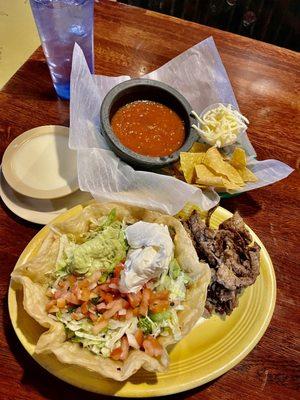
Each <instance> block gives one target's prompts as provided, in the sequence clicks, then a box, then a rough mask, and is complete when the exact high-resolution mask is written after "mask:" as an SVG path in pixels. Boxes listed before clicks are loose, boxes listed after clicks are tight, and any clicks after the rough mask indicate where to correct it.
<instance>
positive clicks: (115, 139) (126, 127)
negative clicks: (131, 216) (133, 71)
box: [100, 79, 197, 169]
mask: <svg viewBox="0 0 300 400" xmlns="http://www.w3.org/2000/svg"><path fill="white" fill-rule="evenodd" d="M191 111H192V108H191V106H190V104H189V103H188V101H187V100H186V99H185V98H184V97H183V96H182V95H181V94H180V93H179V92H177V91H176V90H175V89H173V88H172V87H170V86H168V85H166V84H164V83H162V82H158V81H154V80H150V79H131V80H129V81H126V82H123V83H120V84H119V85H116V86H115V87H114V88H113V89H112V90H111V91H110V92H109V93H108V94H107V95H106V97H105V98H104V100H103V103H102V105H101V110H100V126H101V133H102V135H103V136H104V137H105V138H106V140H107V142H108V145H109V146H110V148H111V149H112V150H113V151H114V152H115V153H116V154H117V155H118V156H119V157H120V158H121V159H123V160H124V161H125V162H127V163H128V164H131V165H133V166H137V167H140V168H145V169H151V168H159V167H163V166H165V165H168V164H171V163H173V162H175V161H177V160H178V159H179V155H180V152H182V151H188V150H189V149H190V148H191V146H192V144H193V142H194V141H195V140H196V139H197V134H196V133H195V132H194V131H193V130H192V124H193V120H192V117H191V116H190V113H191Z"/></svg>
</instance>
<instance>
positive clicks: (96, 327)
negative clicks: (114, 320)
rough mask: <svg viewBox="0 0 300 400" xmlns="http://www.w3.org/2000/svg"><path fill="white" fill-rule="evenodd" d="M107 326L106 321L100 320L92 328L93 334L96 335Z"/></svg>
mask: <svg viewBox="0 0 300 400" xmlns="http://www.w3.org/2000/svg"><path fill="white" fill-rule="evenodd" d="M107 324H108V321H106V320H105V319H102V320H100V321H99V322H96V323H95V325H94V326H93V328H92V331H93V334H94V335H98V333H99V332H100V331H102V329H104V328H105V327H106V326H107Z"/></svg>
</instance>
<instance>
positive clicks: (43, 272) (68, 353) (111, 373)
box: [12, 202, 210, 381]
mask: <svg viewBox="0 0 300 400" xmlns="http://www.w3.org/2000/svg"><path fill="white" fill-rule="evenodd" d="M114 208H115V209H116V212H117V219H119V220H124V221H125V222H127V223H135V222H137V221H145V222H156V223H159V224H164V225H167V226H168V227H169V228H170V229H171V230H173V232H175V236H174V238H173V242H174V246H175V257H176V259H177V260H178V262H179V264H180V266H181V268H182V270H183V271H184V272H186V273H187V274H188V275H189V276H190V277H191V278H192V279H193V281H192V283H191V284H190V285H189V286H188V288H187V295H186V300H185V301H184V302H183V305H184V310H182V311H179V312H178V319H179V323H180V327H181V332H182V336H185V335H186V334H187V333H188V332H189V331H190V330H191V329H192V327H193V326H194V325H195V323H196V322H197V321H198V320H199V318H200V317H201V316H202V314H203V310H204V304H205V300H206V292H207V286H208V284H209V281H210V271H209V267H208V266H207V264H205V263H200V262H199V260H198V257H197V254H196V251H195V249H194V247H193V244H192V241H191V240H190V239H189V237H188V235H187V233H186V232H185V230H184V228H183V226H182V225H181V223H180V222H179V221H178V220H177V219H175V218H174V217H171V216H167V215H162V214H160V213H158V212H153V211H147V210H145V209H142V208H138V207H131V206H127V205H121V204H108V203H106V204H105V203H103V204H97V203H96V202H92V203H91V204H89V205H87V206H85V207H83V209H82V210H80V211H79V213H78V214H77V215H76V216H75V217H71V218H67V219H65V220H64V221H63V222H56V223H53V224H52V228H53V229H49V228H46V231H47V234H46V237H43V238H42V239H41V240H40V241H39V245H38V246H36V247H35V248H34V251H33V252H31V254H30V256H29V258H28V259H25V260H24V259H23V260H22V261H21V262H18V263H17V265H16V267H15V269H14V271H13V273H12V280H13V282H14V283H17V284H19V285H21V286H22V288H23V295H24V297H23V306H24V309H25V311H26V312H27V313H28V314H29V315H30V316H31V317H32V318H33V319H34V320H35V321H37V323H38V324H39V325H40V326H41V327H43V328H44V329H45V331H44V332H43V333H42V334H41V335H40V336H39V338H38V341H37V343H36V346H35V349H34V354H35V355H38V356H39V355H42V356H44V355H55V357H56V358H57V359H58V360H59V361H60V362H61V363H62V364H72V365H76V366H79V367H81V368H83V369H85V370H89V371H92V372H93V373H96V374H98V375H101V376H104V377H108V378H112V379H114V380H117V381H124V380H126V379H128V378H129V377H130V376H131V375H133V374H134V373H135V372H137V371H138V370H139V369H140V368H144V369H145V370H147V371H150V372H161V371H164V370H165V369H166V368H167V367H168V364H169V357H168V353H167V347H168V346H170V345H172V344H174V343H175V340H174V338H173V336H171V335H168V336H164V337H163V336H161V337H159V342H160V344H161V345H162V346H163V349H164V351H163V354H162V356H161V357H160V358H154V357H151V356H149V355H148V354H146V353H145V352H144V351H141V350H134V349H132V350H130V352H129V356H128V358H127V359H126V360H125V361H115V360H112V359H111V358H104V357H102V356H100V355H95V354H93V353H91V352H90V351H89V350H88V349H86V348H83V347H80V346H79V344H78V343H72V342H70V341H67V340H66V333H65V329H64V326H63V324H62V323H61V322H59V321H57V320H54V319H52V318H50V317H49V314H48V313H47V312H46V308H45V307H46V304H47V302H48V301H49V299H48V298H47V296H46V291H47V287H48V284H49V279H50V278H49V274H51V272H53V271H54V269H55V264H56V260H57V256H58V252H59V247H60V246H59V241H60V237H59V235H58V233H57V232H60V233H67V234H73V235H74V236H76V235H79V234H82V233H84V232H87V231H88V230H89V224H90V220H91V218H92V219H95V218H100V217H101V216H106V215H108V214H109V212H110V211H111V210H112V209H114ZM195 277H196V278H195Z"/></svg>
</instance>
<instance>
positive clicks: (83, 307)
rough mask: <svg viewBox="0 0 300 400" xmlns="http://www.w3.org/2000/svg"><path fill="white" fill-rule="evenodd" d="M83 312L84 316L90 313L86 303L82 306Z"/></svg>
mask: <svg viewBox="0 0 300 400" xmlns="http://www.w3.org/2000/svg"><path fill="white" fill-rule="evenodd" d="M80 308H81V312H82V314H83V315H87V314H88V312H89V308H88V302H87V301H85V302H84V303H82V304H81V307H80Z"/></svg>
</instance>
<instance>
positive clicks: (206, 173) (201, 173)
mask: <svg viewBox="0 0 300 400" xmlns="http://www.w3.org/2000/svg"><path fill="white" fill-rule="evenodd" d="M195 170H196V176H197V178H196V183H197V184H198V185H204V186H212V187H215V188H218V189H226V190H235V189H238V188H239V186H237V185H235V184H234V183H232V182H230V181H229V180H228V179H226V178H224V177H223V176H220V175H216V174H214V173H213V172H212V171H211V170H210V169H209V168H207V167H206V166H205V165H203V164H201V165H196V167H195Z"/></svg>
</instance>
